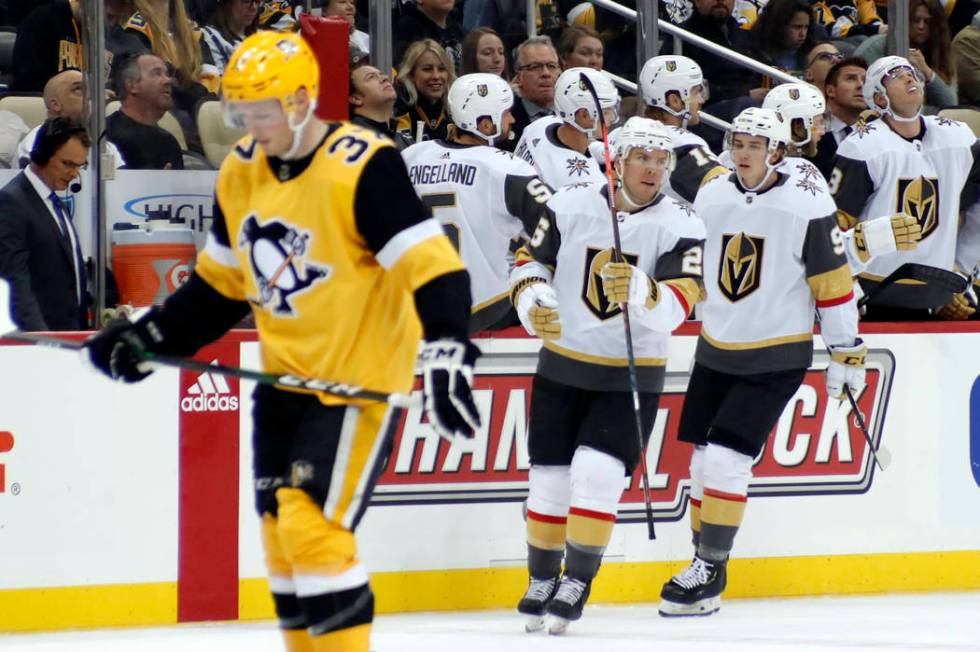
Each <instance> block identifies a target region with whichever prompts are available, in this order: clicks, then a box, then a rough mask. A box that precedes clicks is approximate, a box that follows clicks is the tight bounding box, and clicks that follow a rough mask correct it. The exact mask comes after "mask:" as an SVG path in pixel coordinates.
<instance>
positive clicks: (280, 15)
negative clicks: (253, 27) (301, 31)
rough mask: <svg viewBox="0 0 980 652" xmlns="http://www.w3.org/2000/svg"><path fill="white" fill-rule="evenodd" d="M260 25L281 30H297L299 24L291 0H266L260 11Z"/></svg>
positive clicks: (264, 27) (263, 27)
mask: <svg viewBox="0 0 980 652" xmlns="http://www.w3.org/2000/svg"><path fill="white" fill-rule="evenodd" d="M259 27H260V28H261V29H275V30H279V31H280V32H292V31H295V30H296V29H297V28H298V27H299V26H298V25H297V24H296V17H295V16H293V8H292V7H291V6H290V3H289V0H266V1H265V2H264V3H263V4H262V10H261V11H260V12H259Z"/></svg>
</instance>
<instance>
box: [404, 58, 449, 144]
mask: <svg viewBox="0 0 980 652" xmlns="http://www.w3.org/2000/svg"><path fill="white" fill-rule="evenodd" d="M455 79H456V73H455V71H454V68H453V62H452V60H451V59H450V58H449V55H448V54H446V51H445V50H443V49H442V47H441V46H440V45H439V44H438V43H436V42H435V41H433V40H432V39H424V40H421V41H418V42H417V43H412V45H411V46H410V47H409V48H408V50H406V51H405V57H404V58H403V59H402V62H401V63H400V64H399V66H398V86H397V89H396V90H398V92H399V101H398V108H396V110H395V113H396V114H397V115H398V125H397V130H398V131H400V132H402V133H405V134H407V135H408V136H409V138H411V139H412V141H414V142H421V141H423V140H430V139H439V140H445V138H446V133H447V132H446V129H447V127H448V126H449V116H448V114H447V111H446V94H447V93H448V92H449V87H450V86H451V85H452V83H453V81H454V80H455Z"/></svg>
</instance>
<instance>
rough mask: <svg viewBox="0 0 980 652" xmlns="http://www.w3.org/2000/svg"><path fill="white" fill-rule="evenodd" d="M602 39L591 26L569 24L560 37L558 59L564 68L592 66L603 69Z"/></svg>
mask: <svg viewBox="0 0 980 652" xmlns="http://www.w3.org/2000/svg"><path fill="white" fill-rule="evenodd" d="M602 53H603V47H602V39H600V38H599V33H598V32H596V31H595V30H594V29H592V28H591V27H582V26H580V25H569V26H568V27H566V28H565V30H564V31H563V32H562V33H561V37H560V38H559V39H558V59H559V60H560V61H561V67H562V70H568V69H569V68H592V69H594V70H602V62H603V59H602Z"/></svg>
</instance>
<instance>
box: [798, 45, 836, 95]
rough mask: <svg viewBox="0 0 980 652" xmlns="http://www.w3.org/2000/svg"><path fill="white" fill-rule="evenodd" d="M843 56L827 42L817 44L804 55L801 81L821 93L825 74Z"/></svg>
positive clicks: (834, 46) (825, 77)
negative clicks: (804, 61) (804, 64)
mask: <svg viewBox="0 0 980 652" xmlns="http://www.w3.org/2000/svg"><path fill="white" fill-rule="evenodd" d="M843 58H844V55H843V54H841V53H840V50H838V49H837V46H836V45H834V44H833V43H831V42H829V41H824V42H823V43H817V44H816V45H814V46H813V49H812V50H810V52H809V54H807V55H806V67H805V68H804V69H803V81H805V82H807V83H809V84H812V85H814V86H816V87H817V88H818V89H820V92H821V93H822V92H823V85H824V82H825V81H826V79H827V73H828V72H830V69H831V68H832V67H833V66H834V64H836V63H837V62H838V61H841V60H842V59H843Z"/></svg>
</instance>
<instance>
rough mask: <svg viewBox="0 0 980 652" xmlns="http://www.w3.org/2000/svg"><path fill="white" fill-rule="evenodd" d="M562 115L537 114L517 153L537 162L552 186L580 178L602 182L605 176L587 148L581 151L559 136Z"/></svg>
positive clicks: (545, 180)
mask: <svg viewBox="0 0 980 652" xmlns="http://www.w3.org/2000/svg"><path fill="white" fill-rule="evenodd" d="M563 124H564V122H563V121H562V119H561V118H556V117H546V118H538V119H537V120H535V121H534V122H532V123H531V124H529V125H528V126H527V127H525V128H524V133H522V134H521V139H520V140H519V141H518V142H517V148H516V149H515V150H514V156H516V157H518V158H521V159H524V160H525V161H527V162H528V163H530V164H531V165H533V166H534V169H535V170H536V171H537V173H538V176H539V177H541V180H542V181H544V182H545V183H546V184H548V185H549V186H551V187H552V188H556V189H557V188H561V187H562V186H565V185H568V184H570V183H578V182H579V181H598V182H600V183H601V182H602V181H603V180H604V179H605V178H606V177H605V175H604V174H603V173H602V169H601V168H600V167H599V163H598V161H596V160H595V159H594V158H593V157H592V155H591V154H590V153H589V151H588V150H586V151H585V154H579V153H578V152H577V151H576V150H574V149H572V148H570V147H568V146H566V145H564V144H562V142H561V141H560V140H558V128H559V127H560V126H562V125H563Z"/></svg>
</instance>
